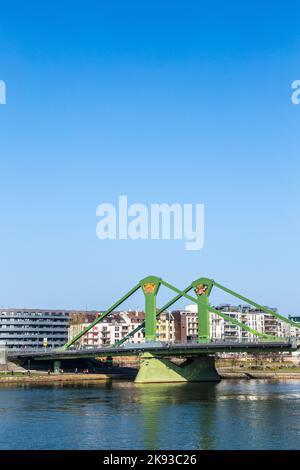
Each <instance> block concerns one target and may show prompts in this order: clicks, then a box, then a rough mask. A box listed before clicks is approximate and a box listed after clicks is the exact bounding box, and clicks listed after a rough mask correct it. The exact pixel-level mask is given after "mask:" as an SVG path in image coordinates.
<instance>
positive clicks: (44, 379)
mask: <svg viewBox="0 0 300 470" xmlns="http://www.w3.org/2000/svg"><path fill="white" fill-rule="evenodd" d="M218 373H219V375H220V377H221V379H224V380H225V379H226V380H228V379H239V380H240V379H243V380H251V379H252V380H253V379H255V380H259V379H261V380H263V379H268V380H283V379H284V380H289V379H290V380H295V379H296V380H300V372H290V371H289V370H286V371H280V372H278V371H276V372H274V371H272V372H271V371H268V372H265V371H264V372H262V371H253V370H251V371H250V370H249V371H247V370H246V371H243V372H241V371H240V370H230V371H228V370H222V369H218ZM120 379H122V380H130V381H133V380H134V377H133V376H132V375H131V376H126V375H120V374H68V373H64V374H54V373H51V374H50V375H48V374H41V373H38V372H32V373H31V374H30V375H27V374H20V373H19V374H14V375H9V374H0V386H1V385H2V384H3V385H4V384H28V385H29V384H35V385H36V384H41V385H42V384H53V383H83V382H94V381H102V382H103V381H109V380H120Z"/></svg>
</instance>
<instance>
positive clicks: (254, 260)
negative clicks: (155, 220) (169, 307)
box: [0, 0, 300, 314]
mask: <svg viewBox="0 0 300 470" xmlns="http://www.w3.org/2000/svg"><path fill="white" fill-rule="evenodd" d="M299 13H300V7H299V6H297V4H295V3H294V4H292V5H289V4H288V3H287V2H286V1H277V2H271V1H258V0H257V1H251V2H250V1H248V2H237V1H234V2H232V1H231V2H230V1H227V2H225V1H223V2H221V1H220V2H218V1H214V2H211V1H205V2H204V1H176V0H172V1H171V0H170V1H157V0H152V1H151V2H150V1H148V2H141V1H137V0H136V1H114V0H111V1H109V2H108V1H101V0H100V1H99V0H97V1H90V0H86V1H85V2H82V3H81V2H74V1H65V0H60V1H53V2H39V1H26V2H24V1H12V2H4V3H2V5H1V12H0V79H1V80H5V81H6V84H7V104H6V106H0V175H1V185H0V196H1V199H0V201H1V202H0V216H1V230H0V263H1V270H0V305H1V306H18V307H21V306H27V307H40V308H42V307H49V308H50V307H52V308H55V307H57V308H85V307H86V306H87V308H89V309H92V308H99V309H103V308H105V307H106V306H108V305H110V304H111V303H112V302H113V301H114V300H116V299H117V298H118V297H119V296H121V295H122V294H123V293H124V292H126V291H127V290H128V289H129V288H130V287H131V286H132V285H133V284H134V283H135V282H136V281H138V280H139V279H140V278H142V277H144V276H146V275H148V274H155V275H158V276H162V277H164V278H165V279H166V280H168V281H169V282H171V283H173V284H175V285H178V286H182V287H184V286H185V285H187V284H188V283H189V282H190V281H191V280H193V279H194V278H197V277H200V276H210V277H213V278H214V279H216V280H218V281H219V282H221V283H224V284H225V285H227V286H229V287H232V288H234V289H236V290H238V291H240V292H242V293H245V294H247V295H248V296H250V297H252V298H254V299H256V300H257V301H260V302H262V303H264V304H269V305H271V306H278V307H279V308H280V310H281V311H282V313H284V314H289V313H295V314H296V313H298V314H299V313H300V306H299V277H300V276H299V274H300V267H299V266H300V256H299V232H300V223H299V220H300V217H299V216H300V210H299V192H300V189H299V170H300V168H299V166H300V164H299V126H300V106H295V105H292V104H291V99H290V96H291V88H290V87H291V82H292V81H293V80H296V79H300V35H299ZM119 194H127V195H128V198H129V202H130V203H133V202H140V203H144V204H151V203H160V202H166V203H173V202H179V203H197V202H198V203H204V204H205V211H206V215H205V223H206V227H205V246H204V249H203V250H202V251H199V252H187V251H185V250H184V245H183V242H181V241H100V240H98V239H97V238H96V234H95V228H96V223H97V218H96V215H95V212H96V207H97V205H98V204H100V203H101V202H112V203H116V202H117V197H118V195H119ZM161 294H162V296H161V301H163V300H164V298H165V297H164V292H163V291H162V293H161ZM214 299H215V301H216V302H217V301H222V300H230V299H225V297H223V296H221V295H220V296H215V298H213V300H214ZM141 302H142V299H141V298H136V299H133V301H132V302H131V303H130V306H131V307H132V308H136V307H138V306H139V307H142V303H141ZM187 303H188V302H187ZM183 304H185V302H183ZM183 304H181V305H183Z"/></svg>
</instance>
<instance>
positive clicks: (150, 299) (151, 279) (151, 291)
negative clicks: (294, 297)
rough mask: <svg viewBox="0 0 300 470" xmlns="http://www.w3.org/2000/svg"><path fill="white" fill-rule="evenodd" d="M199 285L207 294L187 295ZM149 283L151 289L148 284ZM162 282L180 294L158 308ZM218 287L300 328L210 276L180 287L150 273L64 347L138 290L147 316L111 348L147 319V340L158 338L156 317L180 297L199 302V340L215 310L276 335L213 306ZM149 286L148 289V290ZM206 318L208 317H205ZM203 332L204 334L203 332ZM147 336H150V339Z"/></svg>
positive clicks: (125, 339) (123, 340)
mask: <svg viewBox="0 0 300 470" xmlns="http://www.w3.org/2000/svg"><path fill="white" fill-rule="evenodd" d="M199 284H206V285H207V291H206V293H205V294H204V295H202V294H201V295H197V292H196V295H197V298H196V299H195V298H194V297H192V296H191V295H189V294H188V292H189V291H190V290H191V289H192V288H194V289H195V290H196V287H197V286H199ZM146 285H148V288H147V287H146V288H145V286H146ZM160 285H164V286H165V287H167V288H168V289H170V290H173V291H174V292H176V293H177V295H176V296H175V297H173V298H172V299H171V300H170V301H169V302H167V303H166V304H165V305H164V306H163V307H162V308H161V309H159V310H158V311H156V294H157V292H158V289H159V287H160ZM213 286H215V287H218V288H219V289H221V290H223V291H224V292H227V293H229V294H231V295H233V296H235V297H237V298H238V299H240V300H243V301H244V302H246V303H249V304H250V305H252V306H254V307H256V308H257V309H260V310H261V311H263V312H265V313H268V314H271V315H273V316H275V317H277V318H278V319H280V320H281V321H283V322H285V323H288V324H290V325H292V326H294V327H296V328H299V329H300V324H299V323H296V322H294V321H293V320H290V319H288V318H286V317H284V316H282V315H280V314H279V313H276V312H274V311H273V310H270V309H268V308H267V307H264V306H263V305H260V304H258V303H256V302H253V301H252V300H250V299H248V298H247V297H244V296H242V295H240V294H238V293H237V292H234V291H232V290H230V289H228V288H227V287H224V286H222V285H221V284H219V283H217V282H215V281H214V280H213V279H208V278H200V279H198V280H196V281H194V282H192V283H191V284H190V285H189V286H187V287H186V288H185V289H184V290H180V289H177V287H175V286H173V285H171V284H169V283H167V282H166V281H164V280H163V279H161V278H159V277H156V276H148V277H146V278H144V279H142V280H141V281H140V282H139V283H138V284H137V285H136V286H134V287H133V288H132V289H131V290H130V291H128V292H127V293H126V294H125V295H124V296H123V297H122V298H121V299H119V300H118V301H117V302H116V303H114V304H113V305H112V306H111V307H110V308H109V309H107V310H106V311H105V312H104V313H103V314H102V315H100V316H99V317H98V318H96V319H95V320H94V321H93V322H92V323H91V324H90V325H89V326H88V327H86V328H85V329H84V330H83V331H81V332H80V333H79V334H78V335H76V336H74V337H73V338H71V339H70V340H69V341H68V342H67V343H66V344H65V345H64V346H63V347H62V350H66V349H68V348H69V347H70V346H71V345H73V344H74V343H75V342H76V341H78V340H79V339H80V338H82V336H84V335H85V334H86V333H87V332H88V331H89V330H91V329H92V328H93V327H94V326H95V325H97V323H99V322H101V321H102V320H103V319H104V318H105V317H107V315H109V314H110V313H112V312H113V311H114V310H115V309H116V308H117V307H118V306H119V305H121V304H122V303H123V302H124V301H125V300H127V299H128V298H129V297H131V295H133V294H134V293H135V292H136V291H137V290H138V289H140V288H141V289H142V290H143V292H144V295H145V304H146V312H145V313H146V315H145V321H143V322H142V323H141V324H140V325H139V326H137V327H136V328H135V329H134V330H132V331H131V332H130V333H128V334H127V335H126V336H125V337H124V338H122V339H121V340H120V341H118V342H117V343H116V345H113V346H112V347H115V346H120V345H121V344H123V343H124V342H125V341H127V340H128V339H129V338H130V337H131V336H133V335H134V334H135V333H137V332H138V331H139V330H141V329H142V328H144V327H145V326H146V329H147V322H150V323H149V328H148V331H147V334H146V339H150V340H155V339H156V336H155V335H154V332H155V333H156V325H155V321H154V320H155V319H156V318H157V317H158V316H159V315H160V314H161V313H162V312H164V311H165V310H166V309H168V308H169V307H170V306H171V305H173V304H174V303H175V302H177V301H178V300H179V299H181V298H182V297H185V298H186V299H188V300H191V301H192V302H194V303H196V304H197V305H198V321H199V319H201V324H200V326H201V328H199V336H198V341H203V340H205V339H206V338H207V335H208V333H207V332H208V323H207V316H206V314H205V315H203V313H205V312H207V311H208V312H212V313H215V314H216V315H218V316H219V317H221V318H223V319H224V320H226V321H228V322H229V323H232V324H234V325H237V326H239V327H240V328H242V329H243V330H246V331H249V332H250V333H251V334H253V335H255V336H259V337H261V338H265V339H272V340H274V336H271V335H267V334H265V333H260V332H259V331H257V330H255V329H253V328H250V327H249V326H248V325H246V324H245V323H242V322H240V321H238V320H236V319H234V318H231V317H230V316H229V315H226V314H225V313H223V312H220V311H219V310H217V309H215V308H213V307H211V306H210V305H209V303H208V297H209V295H210V293H211V290H212V287H213ZM147 289H148V290H147ZM204 317H205V318H204ZM203 331H204V334H203ZM147 336H148V338H147Z"/></svg>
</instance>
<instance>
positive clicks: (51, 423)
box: [0, 380, 300, 450]
mask: <svg viewBox="0 0 300 470" xmlns="http://www.w3.org/2000/svg"><path fill="white" fill-rule="evenodd" d="M0 408H1V409H0V449H172V450H173V449H192V450H195V449H300V381H299V380H288V381H264V380H249V381H247V380H239V381H238V380H223V381H221V382H220V383H187V384H153V385H148V384H147V385H146V384H145V385H135V384H134V383H133V382H128V381H113V382H93V383H89V384H76V385H70V384H68V385H66V384H64V385H53V386H25V385H23V386H10V385H9V386H3V385H2V386H1V387H0Z"/></svg>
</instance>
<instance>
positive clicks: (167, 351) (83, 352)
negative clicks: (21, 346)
mask: <svg viewBox="0 0 300 470" xmlns="http://www.w3.org/2000/svg"><path fill="white" fill-rule="evenodd" d="M297 348H298V344H297V343H295V342H286V341H283V342H279V341H274V342H270V341H268V342H253V343H250V342H249V343H245V342H244V343H238V342H236V343H234V342H232V343H228V342H226V343H225V342H224V343H221V342H220V343H214V342H210V343H199V344H186V343H185V344H170V345H162V346H161V345H160V346H158V347H156V346H153V345H151V346H150V345H147V344H146V343H145V344H143V345H140V346H139V347H138V346H137V345H134V346H133V347H132V348H130V347H118V348H111V347H106V348H94V349H79V350H64V351H62V350H57V349H56V350H52V351H49V350H48V351H34V352H30V351H28V352H18V351H15V352H13V351H12V352H9V351H8V356H9V357H10V358H11V359H14V358H15V359H17V358H20V359H21V358H23V359H25V358H33V359H35V360H39V361H43V360H63V359H82V358H86V359H88V358H95V357H108V356H112V357H113V356H137V355H140V354H142V353H144V352H150V353H152V354H153V355H155V356H160V357H175V356H176V357H195V356H202V355H208V354H216V353H222V352H227V353H228V352H249V353H251V352H273V351H274V352H276V351H277V352H284V351H287V352H288V351H294V350H296V349H297Z"/></svg>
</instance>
